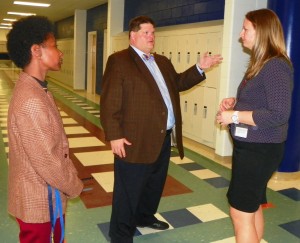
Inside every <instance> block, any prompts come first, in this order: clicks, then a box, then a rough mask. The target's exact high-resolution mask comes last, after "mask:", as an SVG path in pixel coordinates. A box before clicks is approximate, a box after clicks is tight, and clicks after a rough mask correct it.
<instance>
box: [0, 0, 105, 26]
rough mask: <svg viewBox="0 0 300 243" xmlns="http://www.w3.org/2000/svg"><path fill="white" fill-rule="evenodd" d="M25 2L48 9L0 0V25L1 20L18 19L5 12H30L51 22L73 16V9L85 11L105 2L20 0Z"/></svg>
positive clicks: (93, 0) (89, 0)
mask: <svg viewBox="0 0 300 243" xmlns="http://www.w3.org/2000/svg"><path fill="white" fill-rule="evenodd" d="M22 1H26V2H36V3H50V4H51V6H50V7H48V8H43V7H31V6H23V5H16V4H13V2H14V0H0V23H2V22H4V21H3V18H17V19H18V18H20V17H21V16H17V15H8V14H7V12H8V11H9V12H30V13H36V15H43V16H47V17H48V18H49V19H50V20H51V21H57V20H61V19H64V18H67V17H70V16H72V15H74V10H75V9H80V10H85V9H90V8H93V7H96V6H99V5H101V4H104V3H107V0H22Z"/></svg>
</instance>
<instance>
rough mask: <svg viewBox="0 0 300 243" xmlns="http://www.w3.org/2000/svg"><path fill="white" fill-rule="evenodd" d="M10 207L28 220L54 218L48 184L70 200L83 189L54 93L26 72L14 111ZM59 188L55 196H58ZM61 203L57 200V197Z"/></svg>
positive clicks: (13, 103) (15, 94)
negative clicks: (44, 88)
mask: <svg viewBox="0 0 300 243" xmlns="http://www.w3.org/2000/svg"><path fill="white" fill-rule="evenodd" d="M8 137H9V167H8V169H9V174H8V211H9V213H10V214H11V215H13V216H15V217H16V218H19V219H21V220H22V221H24V222H26V223H44V222H49V221H50V216H49V206H48V205H49V203H48V190H47V184H49V185H51V186H52V187H53V188H57V189H58V190H59V191H60V194H61V198H62V202H63V211H64V213H65V211H66V204H67V198H73V197H76V196H78V195H79V194H80V193H81V191H82V188H83V184H82V182H81V180H80V179H79V178H78V176H77V171H76V169H75V167H74V165H73V163H72V161H71V160H70V159H69V145H68V140H67V137H66V134H65V132H64V128H63V124H62V120H61V117H60V114H59V111H58V109H57V107H56V104H55V102H54V99H53V97H52V95H51V93H50V92H49V91H48V92H45V91H44V90H43V88H42V87H41V85H40V84H39V83H38V82H37V81H36V80H35V79H34V78H32V77H31V76H29V75H28V74H26V73H24V72H22V73H21V74H20V77H19V80H18V81H17V83H16V86H15V89H14V91H13V95H12V98H11V101H10V105H9V111H8ZM54 194H55V193H54V192H53V194H52V195H53V198H54ZM53 205H55V200H53Z"/></svg>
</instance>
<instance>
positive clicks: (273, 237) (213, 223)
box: [0, 70, 300, 243]
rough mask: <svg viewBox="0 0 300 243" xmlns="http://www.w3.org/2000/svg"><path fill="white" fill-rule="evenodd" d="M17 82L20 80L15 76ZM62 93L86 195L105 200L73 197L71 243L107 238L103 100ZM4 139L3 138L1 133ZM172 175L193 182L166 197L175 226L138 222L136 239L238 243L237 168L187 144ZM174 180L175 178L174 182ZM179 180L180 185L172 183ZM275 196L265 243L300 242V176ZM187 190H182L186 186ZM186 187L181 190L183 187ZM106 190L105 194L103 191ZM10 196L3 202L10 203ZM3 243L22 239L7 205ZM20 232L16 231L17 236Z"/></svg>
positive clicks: (0, 98)
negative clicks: (234, 217)
mask: <svg viewBox="0 0 300 243" xmlns="http://www.w3.org/2000/svg"><path fill="white" fill-rule="evenodd" d="M1 74H2V77H3V76H5V75H3V71H1V70H0V83H1V82H2V86H1V87H2V89H1V87H0V126H1V135H2V144H3V145H2V149H3V151H4V154H3V155H2V157H1V164H0V166H1V167H0V169H1V171H5V172H6V171H7V163H8V161H7V159H6V154H7V153H8V151H9V148H8V143H9V141H8V138H7V128H6V122H7V111H8V103H9V96H10V94H11V89H10V88H9V87H8V86H6V85H7V82H8V81H7V80H3V79H1ZM11 81H14V79H12V80H10V82H11ZM49 89H50V90H51V92H52V93H53V94H54V96H55V98H56V101H57V104H58V107H59V109H60V114H61V117H62V119H63V123H64V126H65V131H66V134H67V136H68V139H69V143H70V151H71V153H72V156H73V157H72V160H73V161H74V163H75V164H76V167H77V168H78V169H79V170H80V173H81V174H82V179H83V181H84V182H85V190H84V192H83V197H87V196H88V195H91V194H93V193H94V194H97V195H98V194H99V193H100V191H101V193H102V194H101V195H106V197H104V196H103V197H102V196H101V197H100V198H99V197H93V200H94V201H93V202H92V204H93V205H98V203H99V200H100V201H103V206H102V207H99V206H95V207H90V208H87V207H86V205H85V204H84V203H83V201H84V199H83V197H81V200H80V199H76V200H71V201H70V203H69V209H68V213H67V229H66V232H67V234H66V235H67V241H68V242H72V243H73V242H74V243H76V242H91V243H93V242H107V241H108V240H109V238H108V227H109V218H110V210H111V208H110V202H111V192H112V189H113V171H112V170H113V169H112V168H113V155H112V153H111V151H110V149H109V146H108V145H107V144H106V143H105V141H104V139H103V138H104V137H103V134H102V133H101V125H100V122H99V117H100V113H99V105H98V104H95V103H93V102H91V101H89V100H87V99H86V98H84V97H81V96H79V95H77V94H75V93H73V92H71V91H69V90H67V89H65V88H62V87H60V86H58V85H56V84H54V83H51V82H50V84H49ZM0 143H1V139H0ZM169 175H170V177H171V178H170V179H172V180H173V181H175V182H176V183H178V184H176V186H175V187H180V186H182V188H183V189H184V188H186V189H188V190H186V191H182V193H178V194H174V195H173V194H168V195H166V196H165V197H163V198H162V200H161V204H160V207H159V212H158V213H157V215H156V216H157V217H158V218H159V219H161V220H163V221H165V222H168V223H169V224H170V226H171V227H170V229H169V230H167V231H155V230H151V229H148V228H137V231H136V237H135V242H152V241H154V240H155V241H157V242H162V243H163V242H168V243H169V242H180V243H181V242H191V243H193V242H195V243H196V242H222V243H230V242H234V237H233V229H232V225H231V221H230V217H229V216H228V215H229V213H228V205H227V201H226V196H225V194H226V191H227V188H228V184H229V180H230V169H228V168H226V167H223V166H221V165H219V164H217V163H215V162H214V161H212V160H210V159H207V158H205V157H203V156H202V155H199V154H197V153H195V152H193V151H190V150H188V149H186V157H185V158H184V159H183V160H181V159H180V158H179V157H178V155H177V152H176V149H174V151H172V157H171V163H170V168H169ZM4 178H5V177H3V176H1V177H0V192H4V193H1V195H6V191H5V190H6V189H5V188H6V181H5V180H4ZM170 185H171V184H170ZM172 185H174V184H172ZM268 188H269V190H268V198H269V200H270V203H271V204H272V205H273V206H272V207H271V208H268V209H265V218H266V231H265V236H264V242H272V243H277V242H278V243H280V242H288V243H294V242H295V243H296V242H297V243H299V242H300V233H299V232H300V202H299V201H300V180H292V181H271V182H270V183H269V185H268ZM183 189H180V190H183ZM180 190H179V191H180ZM99 195H100V194H99ZM5 200H6V198H5V196H4V197H3V196H2V199H1V200H0V203H1V205H5ZM1 215H3V216H2V217H4V219H3V222H2V223H0V233H1V238H2V239H3V241H2V242H8V243H9V242H16V241H17V233H16V232H17V227H16V224H15V222H14V220H13V219H12V218H11V217H9V216H8V214H7V212H6V210H5V209H2V211H1ZM12 232H14V234H12Z"/></svg>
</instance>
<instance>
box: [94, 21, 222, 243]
mask: <svg viewBox="0 0 300 243" xmlns="http://www.w3.org/2000/svg"><path fill="white" fill-rule="evenodd" d="M154 32H155V27H154V22H153V20H152V19H150V18H148V17H146V16H139V17H136V18H134V19H133V20H131V22H130V25H129V38H130V47H129V48H128V49H125V50H123V51H120V52H117V53H114V54H113V55H111V56H110V57H109V59H108V61H107V65H106V70H105V73H104V77H103V86H102V93H101V101H100V112H101V123H102V126H103V128H104V132H105V136H106V140H108V141H110V143H111V147H112V151H113V153H114V154H115V160H114V192H113V205H112V215H111V222H110V232H109V234H110V237H111V242H113V243H127V242H128V243H131V242H133V235H134V233H135V229H136V226H139V227H150V228H153V229H158V230H164V229H167V228H168V227H169V225H168V224H167V223H165V222H162V221H159V220H158V219H157V218H156V217H155V216H154V214H155V213H156V211H157V208H158V205H159V201H160V198H161V194H162V191H163V188H164V184H165V180H166V176H167V171H168V165H169V160H170V151H171V144H170V133H171V131H172V128H173V126H174V125H176V126H175V129H176V136H177V147H178V151H179V154H180V157H181V158H182V157H183V145H182V130H181V122H182V121H181V111H180V101H179V92H180V91H184V90H187V89H189V88H191V87H193V86H194V85H196V84H198V83H200V82H201V81H203V80H204V79H205V74H204V71H203V69H205V68H209V67H212V66H213V65H215V64H218V63H220V61H221V60H222V58H221V57H220V55H216V56H208V55H205V56H204V57H203V58H201V60H200V61H199V63H198V64H197V65H194V66H193V67H191V68H189V69H188V70H186V71H185V72H183V73H180V74H178V73H176V71H175V69H174V67H173V65H172V63H171V62H170V60H168V59H167V58H166V57H164V56H161V55H156V54H154V55H151V54H150V52H151V50H152V49H153V47H154V39H155V37H154Z"/></svg>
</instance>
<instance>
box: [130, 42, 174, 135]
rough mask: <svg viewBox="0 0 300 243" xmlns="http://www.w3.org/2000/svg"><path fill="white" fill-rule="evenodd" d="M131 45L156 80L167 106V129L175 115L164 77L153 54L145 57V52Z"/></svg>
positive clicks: (172, 123)
mask: <svg viewBox="0 0 300 243" xmlns="http://www.w3.org/2000/svg"><path fill="white" fill-rule="evenodd" d="M131 47H132V48H133V49H134V50H135V51H136V52H137V53H138V55H139V56H140V57H141V58H142V60H143V61H144V63H145V64H146V66H147V68H148V69H149V71H150V72H151V74H152V76H153V78H154V79H155V81H156V84H157V86H158V88H159V90H160V93H161V95H162V97H163V100H164V102H165V104H166V106H167V109H168V120H167V130H169V129H171V128H172V127H173V126H174V124H175V116H174V111H173V105H172V102H171V98H170V93H169V90H168V88H167V85H166V82H165V80H164V77H163V76H162V74H161V72H160V70H159V67H158V66H157V64H156V62H155V60H154V57H153V56H152V57H150V58H148V59H147V58H146V57H145V56H147V55H146V54H145V53H143V52H142V51H140V50H139V49H137V48H135V47H134V46H131ZM144 55H145V56H144Z"/></svg>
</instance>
